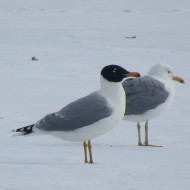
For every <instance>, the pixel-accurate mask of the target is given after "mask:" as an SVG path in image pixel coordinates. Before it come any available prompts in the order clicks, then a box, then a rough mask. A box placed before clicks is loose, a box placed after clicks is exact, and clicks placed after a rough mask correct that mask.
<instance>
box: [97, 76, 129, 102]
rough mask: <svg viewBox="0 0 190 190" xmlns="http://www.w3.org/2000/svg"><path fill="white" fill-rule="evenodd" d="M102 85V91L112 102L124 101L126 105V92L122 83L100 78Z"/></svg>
mask: <svg viewBox="0 0 190 190" xmlns="http://www.w3.org/2000/svg"><path fill="white" fill-rule="evenodd" d="M100 84H101V88H100V91H101V93H102V94H103V95H105V96H106V97H109V98H110V99H111V100H112V101H115V102H121V101H122V102H124V103H125V91H124V89H123V86H122V83H121V82H110V81H108V80H106V79H105V78H104V77H102V76H100Z"/></svg>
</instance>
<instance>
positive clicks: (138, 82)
mask: <svg viewBox="0 0 190 190" xmlns="http://www.w3.org/2000/svg"><path fill="white" fill-rule="evenodd" d="M123 87H124V90H125V93H126V110H125V115H138V114H143V113H145V112H146V111H148V110H151V109H154V108H156V107H157V106H158V105H160V104H161V103H163V102H165V100H166V99H167V97H168V96H169V93H168V92H167V91H166V89H165V85H164V84H163V83H162V82H160V81H158V80H156V79H154V78H152V77H150V76H144V77H141V78H134V79H128V80H125V81H124V82H123Z"/></svg>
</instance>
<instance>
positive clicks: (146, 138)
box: [144, 121, 162, 147]
mask: <svg viewBox="0 0 190 190" xmlns="http://www.w3.org/2000/svg"><path fill="white" fill-rule="evenodd" d="M144 128H145V142H144V145H145V146H152V147H162V146H158V145H152V144H149V142H148V121H146V123H145V126H144Z"/></svg>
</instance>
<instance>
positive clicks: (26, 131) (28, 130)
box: [12, 124, 34, 135]
mask: <svg viewBox="0 0 190 190" xmlns="http://www.w3.org/2000/svg"><path fill="white" fill-rule="evenodd" d="M33 126H34V124H32V125H28V126H25V127H21V128H18V129H14V130H12V132H20V133H22V135H27V134H29V133H32V128H33Z"/></svg>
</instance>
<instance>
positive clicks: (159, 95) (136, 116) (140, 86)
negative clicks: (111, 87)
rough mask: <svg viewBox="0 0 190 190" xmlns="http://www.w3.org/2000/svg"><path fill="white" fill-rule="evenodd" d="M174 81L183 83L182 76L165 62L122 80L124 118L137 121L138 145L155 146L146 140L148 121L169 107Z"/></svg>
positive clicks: (173, 91)
mask: <svg viewBox="0 0 190 190" xmlns="http://www.w3.org/2000/svg"><path fill="white" fill-rule="evenodd" d="M176 81H177V82H180V83H184V80H183V79H182V78H180V77H179V76H174V73H173V70H172V68H171V67H170V66H169V65H167V64H156V65H154V66H153V67H152V68H151V69H150V70H149V72H148V75H146V76H143V77H140V78H133V79H126V80H125V81H123V83H122V84H123V87H124V90H125V93H126V110H125V116H124V120H128V121H132V122H137V130H138V145H139V146H143V145H145V146H156V145H150V144H149V142H148V121H149V120H151V119H153V118H155V117H157V116H158V115H159V114H161V113H162V112H163V111H164V110H165V109H166V108H167V107H169V105H170V104H171V102H172V101H173V99H174V96H175V82H176ZM143 121H145V143H144V144H143V143H142V141H141V131H140V129H141V125H140V122H143ZM157 147H161V146H157Z"/></svg>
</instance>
